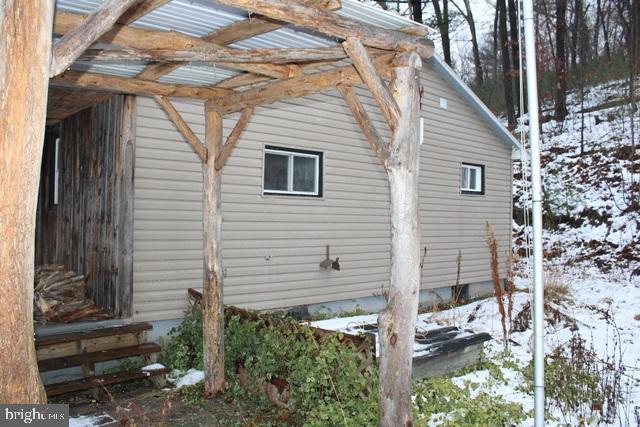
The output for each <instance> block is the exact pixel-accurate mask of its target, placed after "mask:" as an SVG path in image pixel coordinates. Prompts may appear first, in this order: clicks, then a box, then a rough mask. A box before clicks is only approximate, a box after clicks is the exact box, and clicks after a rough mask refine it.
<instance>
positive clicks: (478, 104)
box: [426, 55, 520, 150]
mask: <svg viewBox="0 0 640 427" xmlns="http://www.w3.org/2000/svg"><path fill="white" fill-rule="evenodd" d="M426 62H427V63H428V64H429V65H431V66H432V67H433V69H434V70H435V71H436V72H438V73H439V74H440V75H441V76H442V77H443V78H444V79H445V80H446V81H447V83H449V84H450V85H451V86H452V87H453V89H454V90H455V91H456V92H457V93H458V94H459V95H460V96H462V98H463V99H464V100H465V101H467V103H468V104H469V105H470V106H471V108H473V109H474V110H475V111H476V112H477V113H478V114H479V115H480V117H482V119H483V120H484V121H485V122H486V123H487V125H489V127H490V128H491V129H492V130H493V131H494V132H495V133H497V134H498V137H500V139H501V140H502V141H503V142H504V143H505V144H507V145H508V146H510V147H511V148H513V149H517V150H519V149H520V144H519V143H518V141H517V140H516V139H515V137H514V136H513V135H512V134H511V132H509V131H508V130H507V128H506V127H505V126H504V125H503V124H502V123H501V122H500V120H498V118H497V117H496V116H495V115H494V114H493V113H492V112H491V110H489V108H488V107H487V106H486V105H485V104H484V102H482V100H480V98H478V96H477V95H476V94H475V93H473V91H472V90H471V89H470V88H469V86H467V85H466V84H465V83H464V82H463V81H462V79H461V78H460V77H458V75H457V74H456V72H455V71H453V70H452V69H451V67H449V66H448V65H447V64H446V63H445V62H444V61H443V60H442V59H440V58H439V57H438V56H436V55H433V56H432V57H431V58H429V59H427V60H426Z"/></svg>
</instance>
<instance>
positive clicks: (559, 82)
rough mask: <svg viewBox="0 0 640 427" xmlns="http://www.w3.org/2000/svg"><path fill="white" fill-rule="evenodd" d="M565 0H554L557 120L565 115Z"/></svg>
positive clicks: (555, 113) (562, 118)
mask: <svg viewBox="0 0 640 427" xmlns="http://www.w3.org/2000/svg"><path fill="white" fill-rule="evenodd" d="M566 34H567V0H556V57H555V68H556V96H555V111H554V116H555V119H556V120H558V121H562V120H564V118H565V117H567V114H568V113H567V70H566V52H565V43H566Z"/></svg>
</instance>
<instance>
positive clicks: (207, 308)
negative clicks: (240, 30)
mask: <svg viewBox="0 0 640 427" xmlns="http://www.w3.org/2000/svg"><path fill="white" fill-rule="evenodd" d="M205 133H206V142H207V161H206V162H205V163H204V164H203V174H202V175H203V182H204V185H203V192H204V208H203V211H202V217H203V218H202V223H203V227H204V233H203V234H204V270H205V277H204V283H203V286H202V289H203V292H202V294H203V299H202V308H203V321H202V333H203V346H204V349H203V356H204V391H205V396H207V397H212V396H214V395H217V394H219V393H221V392H223V390H224V307H223V303H222V300H223V283H224V275H223V272H222V245H221V232H222V172H221V171H219V170H216V168H215V160H216V158H217V157H218V155H219V154H220V152H221V151H222V113H221V111H220V110H219V106H218V103H217V102H215V101H207V102H206V103H205Z"/></svg>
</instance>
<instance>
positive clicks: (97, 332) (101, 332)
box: [36, 322, 153, 349]
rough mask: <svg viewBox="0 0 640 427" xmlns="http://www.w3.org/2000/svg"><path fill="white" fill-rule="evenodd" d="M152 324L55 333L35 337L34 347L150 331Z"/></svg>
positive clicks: (132, 324) (141, 323)
mask: <svg viewBox="0 0 640 427" xmlns="http://www.w3.org/2000/svg"><path fill="white" fill-rule="evenodd" d="M151 329H153V326H151V324H149V323H145V322H140V323H131V324H128V325H122V326H112V327H109V328H97V329H91V330H88V331H79V332H72V333H68V334H57V335H50V336H44V337H36V349H39V348H43V347H49V346H52V345H60V344H65V343H70V342H77V341H82V340H88V339H93V338H101V337H109V336H116V335H127V334H137V333H140V332H144V331H150V330H151Z"/></svg>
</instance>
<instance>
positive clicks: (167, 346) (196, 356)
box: [159, 304, 203, 371]
mask: <svg viewBox="0 0 640 427" xmlns="http://www.w3.org/2000/svg"><path fill="white" fill-rule="evenodd" d="M169 337H170V339H169V341H168V342H166V343H163V351H162V353H161V354H160V358H159V362H160V363H162V364H163V365H165V366H167V367H169V368H171V369H178V370H180V371H187V370H188V369H191V368H195V369H200V370H201V369H202V348H203V347H202V308H201V306H200V304H193V305H191V306H190V307H189V308H188V309H187V310H186V311H185V313H184V319H183V321H182V323H180V325H178V326H176V327H175V328H172V329H171V330H170V331H169Z"/></svg>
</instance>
